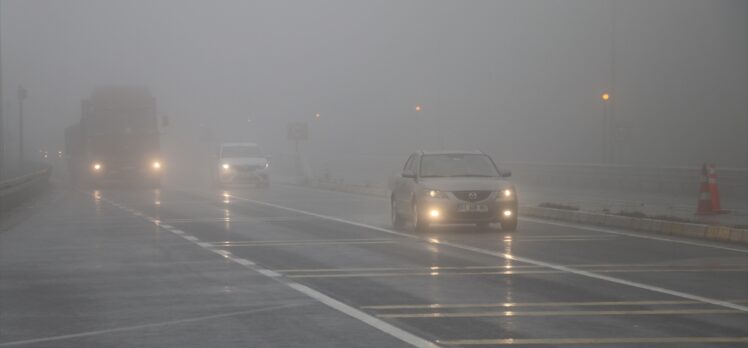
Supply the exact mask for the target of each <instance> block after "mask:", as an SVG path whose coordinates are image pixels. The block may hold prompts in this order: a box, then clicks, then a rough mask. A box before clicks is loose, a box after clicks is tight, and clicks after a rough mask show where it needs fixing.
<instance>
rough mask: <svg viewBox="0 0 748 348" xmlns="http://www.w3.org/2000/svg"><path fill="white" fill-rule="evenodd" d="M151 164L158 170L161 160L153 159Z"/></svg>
mask: <svg viewBox="0 0 748 348" xmlns="http://www.w3.org/2000/svg"><path fill="white" fill-rule="evenodd" d="M151 166H153V169H155V170H159V169H161V162H159V161H153V164H151Z"/></svg>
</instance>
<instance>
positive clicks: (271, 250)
mask: <svg viewBox="0 0 748 348" xmlns="http://www.w3.org/2000/svg"><path fill="white" fill-rule="evenodd" d="M26 213H27V214H28V217H26V218H25V219H23V220H20V221H19V222H18V223H16V224H15V225H13V226H12V227H10V228H9V229H8V230H5V231H2V232H0V347H2V346H29V347H31V346H33V347H83V346H90V347H103V346H107V347H108V346H122V347H132V346H138V347H164V346H167V347H169V346H173V347H177V346H179V347H183V346H184V347H205V346H243V347H259V346H268V347H270V346H283V347H288V346H299V347H302V346H303V347H309V346H319V347H331V346H339V347H357V346H359V347H397V346H412V345H416V346H432V345H433V346H435V345H438V346H472V345H482V346H490V345H518V346H523V347H524V346H539V347H548V346H571V347H573V346H580V345H585V346H601V347H626V346H632V347H633V346H673V347H680V346H694V347H696V346H712V345H714V346H722V347H727V346H730V347H733V346H748V249H745V248H743V247H739V246H730V245H724V244H714V243H706V242H698V241H688V240H681V239H672V240H671V239H663V238H662V237H659V236H658V237H654V236H652V237H649V236H647V235H640V234H637V233H634V232H630V231H620V230H607V229H598V228H595V227H583V226H574V225H567V224H558V223H551V222H544V221H539V220H527V219H525V220H522V221H521V222H520V227H519V230H518V231H517V232H513V233H504V232H501V231H500V230H499V229H496V228H494V229H491V230H488V231H482V230H477V229H475V228H474V227H470V226H443V227H436V228H435V229H434V230H433V231H431V232H430V233H428V234H423V235H417V234H413V233H412V232H409V231H395V230H391V229H390V227H389V223H388V219H389V217H388V204H387V201H386V200H385V199H382V198H377V197H369V196H363V195H353V194H346V193H339V192H327V191H319V190H313V189H305V188H298V187H290V186H275V187H273V188H272V189H270V190H254V189H249V188H233V189H230V190H225V191H221V190H216V189H207V188H205V189H201V188H167V189H163V190H160V191H153V190H124V189H105V190H101V191H96V192H76V191H72V190H66V189H56V190H54V191H53V192H52V193H50V194H49V195H47V196H46V197H45V198H43V199H42V200H41V201H40V202H38V203H37V204H36V206H35V207H33V208H31V209H30V210H29V211H27V212H26Z"/></svg>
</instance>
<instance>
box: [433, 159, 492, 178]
mask: <svg viewBox="0 0 748 348" xmlns="http://www.w3.org/2000/svg"><path fill="white" fill-rule="evenodd" d="M420 176H421V177H424V178H426V177H458V176H468V177H469V176H473V177H497V176H499V173H498V171H497V170H496V167H495V166H494V165H493V161H491V159H490V158H489V157H488V156H486V155H478V154H475V155H473V154H444V155H425V156H423V157H422V158H421V175H420Z"/></svg>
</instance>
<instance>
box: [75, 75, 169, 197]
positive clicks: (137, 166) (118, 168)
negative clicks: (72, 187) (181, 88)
mask: <svg viewBox="0 0 748 348" xmlns="http://www.w3.org/2000/svg"><path fill="white" fill-rule="evenodd" d="M65 150H66V152H67V155H68V169H69V171H70V175H71V178H73V179H74V181H75V182H77V183H79V184H82V185H85V186H89V187H101V186H104V185H110V184H126V185H139V186H142V185H145V186H148V187H159V186H160V185H161V176H162V172H163V163H162V162H161V151H160V142H159V130H158V118H157V116H156V99H155V98H154V97H153V96H151V94H150V93H149V92H148V89H147V88H145V87H136V86H107V87H99V88H96V89H95V90H94V92H93V94H92V95H91V97H90V98H88V99H85V100H83V101H82V102H81V120H80V122H78V123H76V124H74V125H72V126H69V127H68V128H67V129H66V130H65Z"/></svg>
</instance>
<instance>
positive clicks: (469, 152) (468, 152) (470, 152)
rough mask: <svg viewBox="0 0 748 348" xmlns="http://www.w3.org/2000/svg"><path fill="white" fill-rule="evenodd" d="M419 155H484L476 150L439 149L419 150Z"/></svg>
mask: <svg viewBox="0 0 748 348" xmlns="http://www.w3.org/2000/svg"><path fill="white" fill-rule="evenodd" d="M420 154H421V155H485V153H483V151H478V150H460V151H458V150H450V151H447V150H441V151H420Z"/></svg>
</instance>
